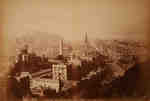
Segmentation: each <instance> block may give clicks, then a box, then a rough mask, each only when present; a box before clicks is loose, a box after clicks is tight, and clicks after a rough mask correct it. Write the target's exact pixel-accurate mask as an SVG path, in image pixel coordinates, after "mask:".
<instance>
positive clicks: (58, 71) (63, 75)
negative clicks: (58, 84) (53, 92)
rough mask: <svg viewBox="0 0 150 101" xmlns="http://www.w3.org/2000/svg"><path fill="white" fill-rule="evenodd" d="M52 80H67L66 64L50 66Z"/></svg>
mask: <svg viewBox="0 0 150 101" xmlns="http://www.w3.org/2000/svg"><path fill="white" fill-rule="evenodd" d="M52 75H53V77H52V78H53V80H67V79H68V78H67V65H66V64H63V63H61V64H53V65H52Z"/></svg>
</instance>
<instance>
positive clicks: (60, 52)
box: [59, 40, 63, 55]
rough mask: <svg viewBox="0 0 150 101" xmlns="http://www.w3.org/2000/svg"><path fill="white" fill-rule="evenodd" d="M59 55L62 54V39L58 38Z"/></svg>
mask: <svg viewBox="0 0 150 101" xmlns="http://www.w3.org/2000/svg"><path fill="white" fill-rule="evenodd" d="M59 55H63V40H60V43H59Z"/></svg>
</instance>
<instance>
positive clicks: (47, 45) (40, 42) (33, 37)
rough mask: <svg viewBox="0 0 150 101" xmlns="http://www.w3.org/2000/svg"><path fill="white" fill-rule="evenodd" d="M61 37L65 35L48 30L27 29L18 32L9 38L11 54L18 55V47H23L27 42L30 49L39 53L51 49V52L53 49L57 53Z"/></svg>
mask: <svg viewBox="0 0 150 101" xmlns="http://www.w3.org/2000/svg"><path fill="white" fill-rule="evenodd" d="M61 39H63V37H61V36H59V35H57V34H53V33H48V32H40V31H27V32H23V33H18V34H16V36H13V37H11V39H9V42H10V48H11V51H12V52H11V54H12V55H16V49H21V48H23V46H24V45H25V44H27V45H28V46H29V50H30V51H34V52H36V53H37V54H43V53H46V54H47V51H48V50H49V52H50V51H52V49H53V50H55V51H54V52H56V53H57V48H58V47H59V41H60V40H61ZM56 53H55V54H56Z"/></svg>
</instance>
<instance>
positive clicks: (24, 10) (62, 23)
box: [4, 0, 149, 40]
mask: <svg viewBox="0 0 150 101" xmlns="http://www.w3.org/2000/svg"><path fill="white" fill-rule="evenodd" d="M148 4H149V1H147V0H125V1H120V0H117V1H113V0H109V1H108V0H92V1H90V0H63V1H60V0H55V1H54V0H45V1H44V2H43V1H42V0H30V2H29V1H26V0H13V1H10V0H6V1H5V5H4V33H7V34H5V35H6V37H8V36H14V35H16V34H18V33H19V34H21V33H23V32H28V31H31V30H32V31H41V32H48V33H50V34H58V35H60V36H62V37H64V38H65V39H66V40H81V39H83V34H84V33H85V32H87V33H88V36H89V37H91V38H102V39H110V38H130V39H135V38H136V39H144V38H145V35H146V34H148V32H149V23H148V22H149V5H148Z"/></svg>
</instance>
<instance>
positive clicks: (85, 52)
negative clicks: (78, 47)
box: [84, 32, 89, 56]
mask: <svg viewBox="0 0 150 101" xmlns="http://www.w3.org/2000/svg"><path fill="white" fill-rule="evenodd" d="M88 48H89V42H88V36H87V32H86V33H85V37H84V56H87V55H88Z"/></svg>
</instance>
